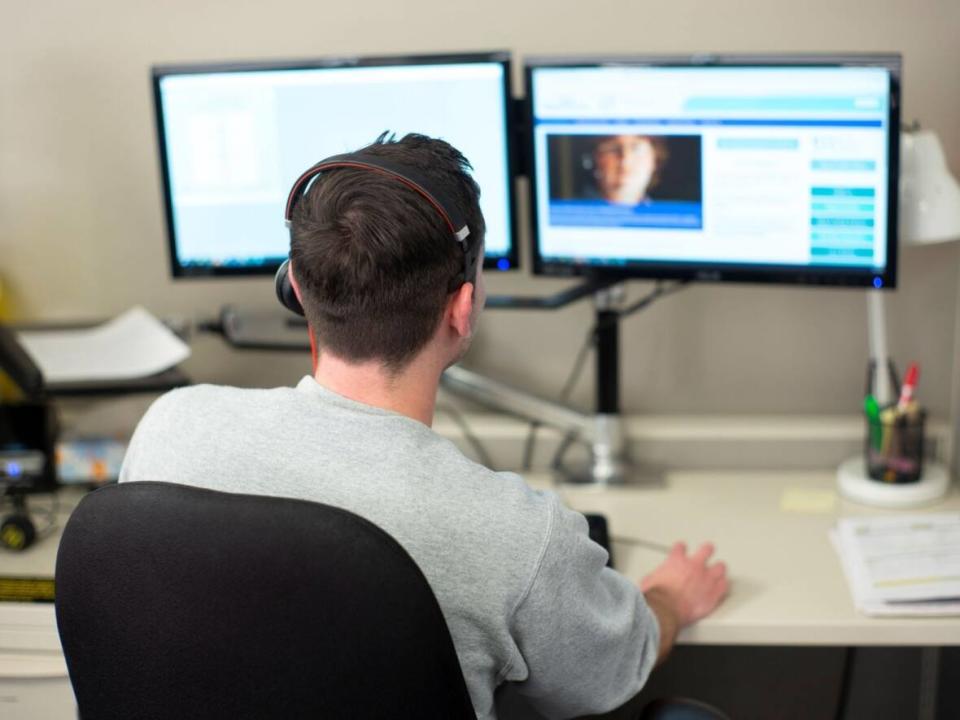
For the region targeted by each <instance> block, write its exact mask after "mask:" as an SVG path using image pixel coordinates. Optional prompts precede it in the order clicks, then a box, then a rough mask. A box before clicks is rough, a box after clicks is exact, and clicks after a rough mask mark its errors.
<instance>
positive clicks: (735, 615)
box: [530, 470, 960, 646]
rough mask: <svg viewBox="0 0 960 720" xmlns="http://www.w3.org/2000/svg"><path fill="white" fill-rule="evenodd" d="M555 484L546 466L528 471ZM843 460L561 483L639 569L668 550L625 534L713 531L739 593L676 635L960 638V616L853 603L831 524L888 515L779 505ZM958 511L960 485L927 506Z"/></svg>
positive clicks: (852, 507) (794, 641) (662, 536)
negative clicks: (621, 482)
mask: <svg viewBox="0 0 960 720" xmlns="http://www.w3.org/2000/svg"><path fill="white" fill-rule="evenodd" d="M530 483H531V484H532V485H534V486H535V487H550V479H549V477H547V476H544V475H537V476H531V477H530ZM834 487H835V471H823V472H808V471H789V472H775V471H756V470H753V471H745V472H739V471H738V472H734V471H723V472H716V471H696V472H680V471H674V472H668V473H667V474H666V475H664V476H663V477H662V478H661V480H660V481H657V482H651V483H649V484H647V485H643V484H633V485H625V486H621V487H610V488H594V487H583V486H576V485H561V486H558V488H555V489H557V490H558V492H559V494H560V496H561V497H562V498H563V500H564V501H565V502H566V504H567V505H568V506H570V507H572V508H574V509H576V510H580V511H582V512H598V513H602V514H604V515H606V517H607V521H608V524H609V528H610V534H611V536H612V538H613V554H614V560H615V562H616V567H617V569H618V570H619V571H621V572H622V573H624V574H625V575H627V576H628V577H630V578H639V577H641V576H642V575H644V574H646V573H647V572H649V571H650V570H651V569H652V568H653V567H654V566H655V565H657V564H658V563H659V562H660V561H661V560H662V559H663V555H662V554H660V553H658V552H656V551H654V550H650V549H647V548H644V547H640V546H637V545H633V544H629V543H627V542H623V541H622V540H621V541H618V540H617V539H618V538H622V539H626V538H636V539H642V540H646V541H652V542H656V543H658V544H661V545H670V544H671V543H673V542H674V541H676V540H685V541H686V542H687V543H688V544H689V545H691V546H693V545H695V544H699V543H700V542H703V541H705V540H710V541H713V542H714V543H715V544H716V546H717V552H718V557H719V558H720V559H722V560H724V561H725V562H726V563H727V564H728V568H729V572H730V577H731V583H732V584H731V592H730V595H729V597H728V598H727V599H726V601H725V602H724V603H723V604H722V605H721V606H720V607H719V608H718V609H717V611H716V612H715V613H714V614H713V615H711V616H710V617H708V618H706V619H704V620H702V621H700V622H699V623H697V624H696V625H694V626H693V627H690V628H687V629H686V630H684V631H683V632H682V633H681V635H680V638H679V642H681V643H687V644H708V645H834V646H836V645H858V646H866V645H900V646H908V645H913V646H944V645H960V617H945V618H887V617H884V618H871V617H867V616H864V615H861V614H860V613H858V612H857V611H856V610H855V609H854V606H853V601H852V599H851V596H850V590H849V588H848V586H847V582H846V578H845V577H844V575H843V571H842V569H841V567H840V562H839V559H838V557H837V555H836V553H835V551H834V550H833V547H832V546H831V545H830V541H829V538H828V536H827V531H828V530H829V529H830V527H832V526H833V525H834V523H835V522H836V520H837V518H838V517H842V516H850V515H878V514H889V513H890V512H894V511H883V510H875V509H871V508H867V507H865V506H862V505H857V504H854V503H851V502H848V501H845V500H842V499H840V498H837V499H836V503H835V506H834V508H833V509H832V510H830V511H829V512H823V513H803V512H789V511H784V510H782V509H781V502H782V499H783V496H784V493H785V492H786V491H788V490H790V491H794V490H800V491H806V492H810V491H812V492H819V493H824V492H826V493H829V492H830V491H832V490H833V489H834ZM947 510H953V511H956V510H960V494H958V492H957V490H956V488H952V489H951V491H950V494H949V495H948V497H947V498H946V499H945V500H943V501H942V502H940V503H938V504H937V505H932V506H930V507H929V508H923V509H921V510H918V512H923V511H947Z"/></svg>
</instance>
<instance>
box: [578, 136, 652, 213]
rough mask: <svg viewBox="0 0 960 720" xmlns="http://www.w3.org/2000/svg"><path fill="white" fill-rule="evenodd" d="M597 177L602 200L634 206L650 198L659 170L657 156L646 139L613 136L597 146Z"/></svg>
mask: <svg viewBox="0 0 960 720" xmlns="http://www.w3.org/2000/svg"><path fill="white" fill-rule="evenodd" d="M593 162H594V168H595V171H594V175H595V177H596V180H597V189H598V190H599V191H600V195H601V197H603V199H604V200H607V201H608V202H614V203H623V204H628V205H635V204H636V203H639V202H640V201H642V200H643V199H644V198H645V197H646V195H647V189H648V188H649V187H650V183H651V181H652V180H653V175H654V172H655V171H656V169H657V159H656V152H655V150H654V147H653V142H652V141H651V139H650V138H648V137H645V136H643V135H613V136H611V137H607V138H603V139H601V140H600V141H598V142H597V145H596V148H595V149H594V151H593Z"/></svg>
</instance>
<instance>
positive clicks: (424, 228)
mask: <svg viewBox="0 0 960 720" xmlns="http://www.w3.org/2000/svg"><path fill="white" fill-rule="evenodd" d="M358 152H361V153H363V154H364V155H367V156H377V157H381V158H384V159H389V160H390V161H392V162H394V163H397V164H399V165H402V166H406V167H409V168H411V169H412V170H415V171H417V173H418V174H419V175H421V176H422V177H423V178H424V179H425V181H426V182H428V183H429V184H430V185H431V186H435V187H437V188H440V189H442V190H443V192H444V194H445V195H446V196H447V197H448V198H449V200H450V202H453V203H455V205H456V207H457V209H459V210H460V212H461V214H462V215H463V217H464V219H465V220H466V223H467V225H468V226H469V228H470V237H469V241H470V242H471V243H482V242H483V239H484V234H485V231H486V226H485V224H484V221H483V214H482V213H481V212H480V205H479V198H480V188H479V187H478V186H477V183H476V182H475V181H474V180H473V177H472V176H471V175H470V170H471V169H472V168H471V166H470V163H469V162H468V161H467V159H466V158H465V157H464V156H463V155H462V154H461V153H460V152H459V151H458V150H457V149H456V148H454V147H453V146H451V145H450V144H448V143H446V142H444V141H443V140H436V139H433V138H429V137H426V136H424V135H417V134H409V135H406V136H404V137H403V138H401V139H400V140H395V139H394V138H393V137H392V136H391V137H389V138H388V137H387V133H384V134H383V135H381V136H380V137H379V138H377V140H376V141H375V142H374V143H373V144H372V145H368V146H367V147H365V148H362V149H361V150H359V151H358ZM291 220H292V230H291V239H290V259H291V261H292V263H293V274H294V276H295V277H296V279H297V282H298V283H299V285H300V292H301V295H302V301H303V308H304V312H305V314H306V317H307V320H308V321H309V323H310V326H311V328H312V330H313V332H314V333H315V334H316V340H317V345H318V347H319V348H320V350H321V352H322V351H323V350H329V351H330V352H332V353H333V354H334V355H336V356H338V357H341V358H344V359H345V360H349V361H351V362H363V361H370V360H377V361H380V362H382V363H383V364H384V365H385V366H386V367H387V369H388V370H389V371H391V372H393V373H398V372H400V371H401V370H402V369H403V368H404V367H405V366H406V365H407V364H408V363H409V361H411V360H412V359H413V357H414V356H415V355H416V354H417V353H418V352H419V351H420V350H421V349H423V347H424V346H425V345H426V344H427V342H428V341H429V339H430V338H431V337H432V336H433V333H434V332H435V331H436V329H437V326H438V324H439V323H440V319H441V317H442V315H443V310H444V308H445V307H446V303H447V300H448V298H449V296H450V293H451V292H452V291H453V290H456V289H457V288H456V286H453V287H452V286H451V283H452V282H453V281H454V279H455V278H456V277H457V275H458V273H462V271H463V250H462V249H461V248H460V246H459V245H458V244H457V243H456V242H455V241H454V239H453V235H452V233H451V232H450V228H449V226H448V225H447V223H446V222H445V221H444V219H443V217H442V216H441V215H440V213H439V212H438V211H437V210H436V208H434V207H433V206H432V205H431V204H430V203H429V202H428V201H427V200H426V198H424V197H423V196H422V195H420V194H419V193H418V192H417V191H415V190H413V189H411V188H409V187H407V186H406V185H404V183H402V182H401V181H399V180H398V179H397V178H395V177H391V176H388V175H385V174H382V173H378V172H374V171H370V170H363V169H357V168H335V169H333V170H328V171H327V172H324V173H323V174H322V175H320V176H319V177H318V178H317V179H316V180H315V181H314V183H313V185H312V186H311V187H310V188H309V189H308V190H307V193H306V194H305V195H304V196H303V197H302V198H301V199H300V201H299V202H298V203H297V206H296V207H295V208H294V211H293V217H292V218H291Z"/></svg>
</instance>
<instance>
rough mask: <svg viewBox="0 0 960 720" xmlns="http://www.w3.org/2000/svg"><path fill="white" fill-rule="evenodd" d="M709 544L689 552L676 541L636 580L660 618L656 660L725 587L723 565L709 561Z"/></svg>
mask: <svg viewBox="0 0 960 720" xmlns="http://www.w3.org/2000/svg"><path fill="white" fill-rule="evenodd" d="M713 550H714V548H713V545H712V544H711V543H704V544H703V545H701V546H700V547H699V549H697V551H696V552H695V553H693V554H692V555H688V554H687V546H686V545H685V544H684V543H682V542H678V543H676V544H675V545H674V546H673V549H672V550H671V551H670V554H669V555H668V556H667V559H666V560H665V561H664V562H663V563H662V564H661V565H660V566H658V567H657V568H656V569H655V570H654V571H653V572H651V573H650V574H649V575H647V576H646V577H645V578H643V580H641V582H640V589H641V590H642V591H643V593H644V595H645V596H646V599H647V603H648V604H649V605H650V607H651V609H652V610H653V611H654V613H655V614H656V616H657V620H659V621H660V653H659V654H660V659H661V660H662V659H663V658H664V657H666V655H667V653H668V652H669V651H670V648H671V647H672V646H673V641H674V639H675V638H676V634H677V631H679V630H680V628H683V627H686V626H687V625H690V624H691V623H694V622H696V621H697V620H699V619H700V618H703V617H706V616H707V615H709V614H710V613H711V612H713V610H714V608H716V607H717V605H719V604H720V601H721V600H723V598H724V596H725V595H726V594H727V590H728V589H729V583H728V581H727V566H726V565H725V564H724V563H722V562H714V563H712V564H710V563H709V562H708V561H709V560H710V556H711V555H713Z"/></svg>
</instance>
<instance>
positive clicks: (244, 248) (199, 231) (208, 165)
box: [153, 53, 517, 277]
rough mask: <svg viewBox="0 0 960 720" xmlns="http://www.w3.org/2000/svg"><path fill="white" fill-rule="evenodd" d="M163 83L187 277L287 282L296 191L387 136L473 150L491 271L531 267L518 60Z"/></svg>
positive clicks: (329, 68) (186, 73)
mask: <svg viewBox="0 0 960 720" xmlns="http://www.w3.org/2000/svg"><path fill="white" fill-rule="evenodd" d="M153 84H154V93H155V100H156V110H157V126H158V132H159V140H160V156H161V168H162V172H163V181H164V191H165V201H166V210H167V221H168V222H167V226H168V232H169V243H170V251H171V252H170V255H171V268H172V273H173V275H174V276H177V277H183V276H234V275H251V274H271V273H273V272H274V271H275V270H276V268H277V267H278V266H279V264H280V263H281V262H282V261H283V259H284V258H285V257H286V256H287V252H288V249H289V235H288V232H287V230H286V228H285V227H284V223H283V220H284V203H285V201H286V199H287V194H288V192H289V190H290V187H291V185H292V184H293V182H294V180H295V179H296V178H297V177H298V176H299V175H300V174H301V173H302V172H303V171H304V170H306V169H307V168H309V167H310V166H311V165H313V164H314V163H316V162H318V161H320V160H322V159H323V158H326V157H328V156H331V155H336V154H340V153H344V152H350V151H353V150H356V149H358V148H360V147H362V146H364V145H367V144H369V143H371V142H373V141H374V140H375V139H376V138H377V137H378V136H379V135H380V134H381V133H383V132H384V131H390V132H392V133H395V134H396V136H397V137H398V138H399V137H401V136H403V135H404V134H406V133H410V132H416V133H421V134H424V135H429V136H432V137H439V138H442V139H444V140H446V141H448V142H449V143H451V144H452V145H453V146H455V147H456V148H457V149H459V150H460V151H461V152H462V153H463V154H464V155H465V156H466V157H467V159H468V160H469V161H470V162H471V164H472V165H473V170H474V172H473V175H474V178H475V179H476V180H477V182H478V184H479V185H480V188H481V198H480V206H481V209H482V210H483V214H484V219H485V220H486V225H487V233H486V246H485V250H486V258H485V259H486V262H485V264H486V265H487V266H488V267H495V268H499V269H510V268H513V267H515V266H516V264H517V252H516V247H515V244H514V224H515V221H514V208H513V205H514V199H513V167H512V165H513V163H512V147H511V146H512V134H513V128H512V123H511V122H510V117H511V110H512V108H511V102H512V100H511V97H510V61H509V55H508V54H506V53H482V54H477V53H475V54H468V55H445V56H435V55H434V56H416V57H390V58H382V57H381V58H340V59H324V60H317V61H298V62H277V63H249V64H231V65H224V64H217V65H200V66H167V67H157V68H154V71H153Z"/></svg>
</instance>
